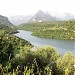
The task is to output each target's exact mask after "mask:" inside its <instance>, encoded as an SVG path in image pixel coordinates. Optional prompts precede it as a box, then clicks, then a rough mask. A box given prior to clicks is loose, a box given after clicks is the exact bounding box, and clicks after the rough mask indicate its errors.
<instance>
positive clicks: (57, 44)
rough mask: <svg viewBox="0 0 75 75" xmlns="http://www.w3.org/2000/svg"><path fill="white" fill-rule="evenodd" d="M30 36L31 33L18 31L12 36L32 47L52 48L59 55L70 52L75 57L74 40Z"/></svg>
mask: <svg viewBox="0 0 75 75" xmlns="http://www.w3.org/2000/svg"><path fill="white" fill-rule="evenodd" d="M31 34H32V32H30V31H23V30H19V33H17V34H14V35H16V36H18V37H21V38H22V39H25V40H27V41H29V42H30V43H31V44H32V45H34V46H44V45H46V46H53V47H54V48H55V49H56V51H57V52H59V53H60V54H61V55H63V54H64V53H66V52H68V51H71V52H72V53H73V54H74V55H75V40H58V39H48V38H40V37H35V36H32V35H31Z"/></svg>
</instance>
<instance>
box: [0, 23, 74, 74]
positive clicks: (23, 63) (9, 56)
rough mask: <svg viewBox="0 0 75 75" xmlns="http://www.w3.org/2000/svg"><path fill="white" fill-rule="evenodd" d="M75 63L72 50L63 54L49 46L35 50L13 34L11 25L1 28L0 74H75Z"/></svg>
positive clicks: (28, 43)
mask: <svg viewBox="0 0 75 75" xmlns="http://www.w3.org/2000/svg"><path fill="white" fill-rule="evenodd" d="M1 25H2V24H1ZM74 64H75V57H74V55H73V54H72V53H71V52H67V53H65V54H64V55H63V56H61V55H60V54H59V53H56V51H55V49H54V48H52V47H49V46H48V47H46V46H44V47H41V48H38V47H36V49H35V50H34V51H33V50H32V45H31V44H30V42H28V41H26V40H23V39H21V38H18V37H16V36H14V35H13V34H11V33H10V28H9V27H5V28H4V27H2V28H0V75H74V66H73V65H74Z"/></svg>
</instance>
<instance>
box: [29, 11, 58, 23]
mask: <svg viewBox="0 0 75 75" xmlns="http://www.w3.org/2000/svg"><path fill="white" fill-rule="evenodd" d="M50 20H57V18H56V17H53V16H51V15H50V14H46V13H44V12H43V11H41V10H39V11H38V12H36V14H34V15H33V17H32V18H31V19H30V20H29V21H28V22H43V21H50Z"/></svg>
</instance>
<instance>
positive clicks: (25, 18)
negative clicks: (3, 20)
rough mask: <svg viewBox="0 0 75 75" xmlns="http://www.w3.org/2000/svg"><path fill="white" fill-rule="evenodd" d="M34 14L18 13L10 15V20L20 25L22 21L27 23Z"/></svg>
mask: <svg viewBox="0 0 75 75" xmlns="http://www.w3.org/2000/svg"><path fill="white" fill-rule="evenodd" d="M31 17H32V16H23V15H17V16H11V17H9V18H8V19H9V21H10V22H11V23H12V24H14V25H19V24H22V23H26V22H27V21H28V20H29V19H30V18H31Z"/></svg>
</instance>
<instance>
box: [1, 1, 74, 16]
mask: <svg viewBox="0 0 75 75" xmlns="http://www.w3.org/2000/svg"><path fill="white" fill-rule="evenodd" d="M37 10H42V11H45V12H46V11H49V12H50V13H51V14H53V15H62V14H63V12H65V13H70V14H73V15H74V16H75V0H0V15H4V16H7V17H10V16H14V15H30V14H34V13H35V12H36V11H37Z"/></svg>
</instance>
